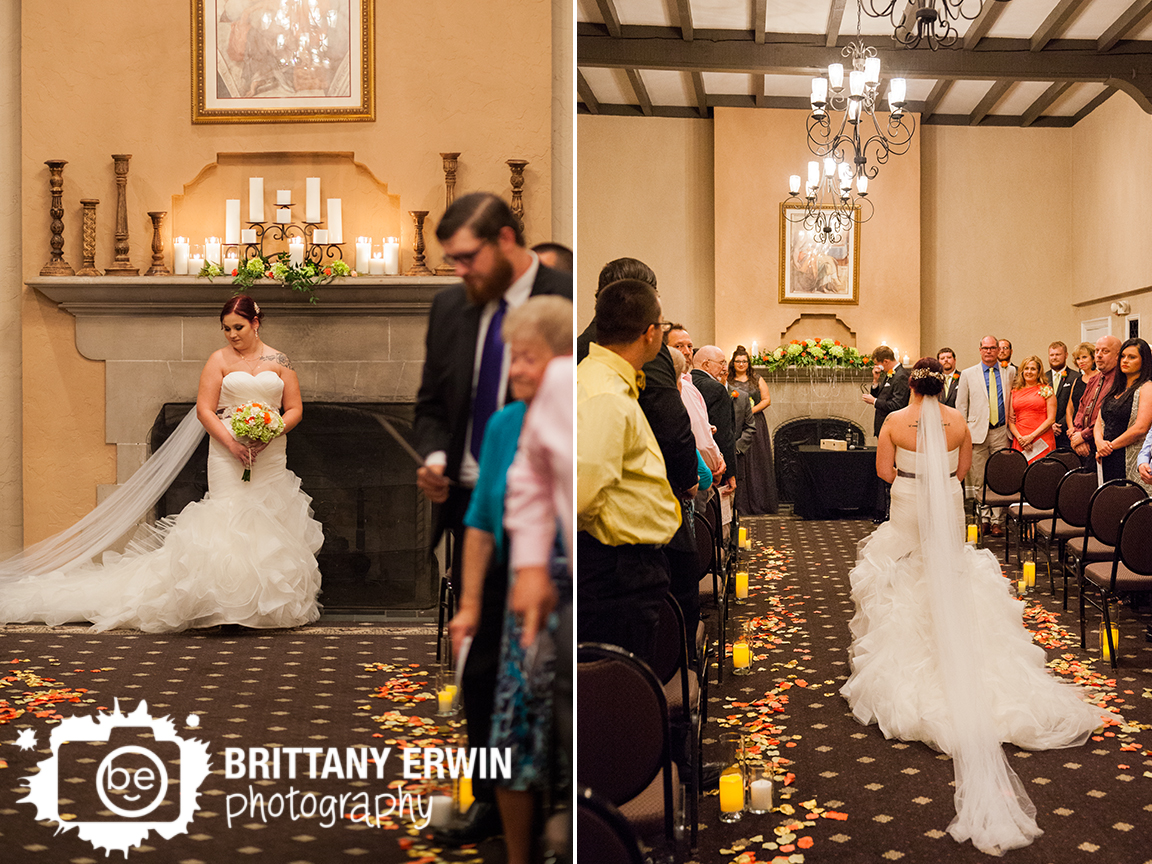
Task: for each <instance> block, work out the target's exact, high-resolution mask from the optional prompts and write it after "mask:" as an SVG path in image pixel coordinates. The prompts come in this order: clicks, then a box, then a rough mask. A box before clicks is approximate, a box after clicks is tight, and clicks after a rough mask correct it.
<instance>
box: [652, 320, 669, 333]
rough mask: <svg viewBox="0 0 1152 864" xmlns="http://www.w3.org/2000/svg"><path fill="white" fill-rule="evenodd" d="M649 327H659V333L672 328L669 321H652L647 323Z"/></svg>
mask: <svg viewBox="0 0 1152 864" xmlns="http://www.w3.org/2000/svg"><path fill="white" fill-rule="evenodd" d="M648 326H649V327H659V328H660V332H661V333H667V332H669V331H670V330H671V329H672V322H671V321H653V322H652V323H651V324H649V325H648Z"/></svg>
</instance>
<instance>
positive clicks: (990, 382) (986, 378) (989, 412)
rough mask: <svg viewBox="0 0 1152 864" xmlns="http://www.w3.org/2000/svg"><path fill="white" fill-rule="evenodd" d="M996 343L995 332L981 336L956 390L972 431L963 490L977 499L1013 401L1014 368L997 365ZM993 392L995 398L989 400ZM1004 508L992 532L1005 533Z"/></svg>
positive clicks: (1003, 442) (1004, 438)
mask: <svg viewBox="0 0 1152 864" xmlns="http://www.w3.org/2000/svg"><path fill="white" fill-rule="evenodd" d="M999 348H1000V346H999V343H998V342H997V341H996V337H995V336H985V337H984V338H983V339H981V340H980V362H979V363H977V364H976V365H975V366H969V367H968V368H967V369H965V370H964V371H963V372H961V373H960V384H959V387H958V389H957V391H956V410H957V411H959V412H960V413H961V414H963V415H964V417H965V418H966V419H967V420H968V429H969V430H970V431H971V432H972V467H971V468H970V469H969V471H968V476H967V477H966V478H965V481H964V487H965V490H966V493H967V494H968V495H970V496H972V497H974V498H976V500H980V498H981V495H982V493H983V488H984V466H985V465H986V464H987V462H988V457H989V456H991V455H992V454H993V453H995V452H996V451H997V450H1002V449H1003V448H1005V447H1007V446H1008V423H1007V417H1008V406H1009V405H1010V404H1011V402H1012V379H1013V377H1014V376H1013V372H1014V371H1015V369H1014V368H1013V367H1012V366H1008V367H1007V368H1005V367H1003V366H1001V365H1000V363H999V362H997V361H998V359H999V358H998V356H997V355H998V352H999ZM992 394H995V397H994V398H995V400H996V401H995V402H993V401H992V398H993V396H992ZM1003 519H1004V511H1003V508H1001V509H1000V510H999V511H998V512H995V513H994V514H993V524H991V525H989V526H987V528H988V529H989V530H990V531H991V533H992V534H993V535H996V536H1000V535H1002V534H1003V533H1004V528H1003V526H1002V525H1001V523H1002V522H1003Z"/></svg>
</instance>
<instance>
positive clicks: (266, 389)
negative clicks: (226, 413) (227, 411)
mask: <svg viewBox="0 0 1152 864" xmlns="http://www.w3.org/2000/svg"><path fill="white" fill-rule="evenodd" d="M283 395H284V381H283V380H282V379H281V378H280V376H279V375H277V374H276V373H275V372H273V371H272V370H271V369H264V370H262V371H260V372H257V373H256V374H255V375H253V374H251V373H249V372H245V371H243V370H240V371H237V372H229V373H228V374H227V375H225V376H224V381H223V383H222V384H221V385H220V406H219V407H221V408H235V407H236V406H237V405H243V404H244V403H245V402H253V401H256V402H266V403H267V404H268V405H270V406H271V407H273V408H276V409H277V410H279V408H280V399H281V397H282V396H283Z"/></svg>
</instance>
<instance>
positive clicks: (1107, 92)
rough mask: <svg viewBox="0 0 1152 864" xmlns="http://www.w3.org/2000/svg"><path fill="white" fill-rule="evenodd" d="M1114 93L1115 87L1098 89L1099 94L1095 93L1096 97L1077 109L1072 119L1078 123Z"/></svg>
mask: <svg viewBox="0 0 1152 864" xmlns="http://www.w3.org/2000/svg"><path fill="white" fill-rule="evenodd" d="M1115 95H1116V88H1115V87H1105V88H1104V89H1103V90H1102V91H1100V93H1099V95H1097V96H1096V98H1094V99H1093V100H1092V101H1091V102H1089V103H1088V104H1087V105H1085V106H1084V107H1083V108H1081V109H1080V110H1079V111H1077V112H1076V113H1075V114H1074V115H1073V117H1072V120H1073V121H1074V122H1076V123H1079V122H1080V121H1081V120H1083V119H1084V118H1085V117H1087V116H1088V115H1089V114H1091V113H1092V112H1093V111H1095V110H1096V109H1097V108H1099V107H1100V106H1101V105H1103V104H1104V103H1105V102H1107V101H1108V100H1109V99H1110V98H1111V97H1112V96H1115Z"/></svg>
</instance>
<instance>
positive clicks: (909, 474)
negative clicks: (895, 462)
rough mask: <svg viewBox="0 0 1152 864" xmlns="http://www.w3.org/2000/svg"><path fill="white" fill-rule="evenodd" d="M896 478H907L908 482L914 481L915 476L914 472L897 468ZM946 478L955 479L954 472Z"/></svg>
mask: <svg viewBox="0 0 1152 864" xmlns="http://www.w3.org/2000/svg"><path fill="white" fill-rule="evenodd" d="M896 476H897V477H907V478H908V479H909V480H915V479H916V474H915V472H913V471H901V470H900V469H899V468H897V469H896ZM948 476H949V477H955V476H956V472H955V471H953V472H952V473H951V474H949V475H948Z"/></svg>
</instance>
